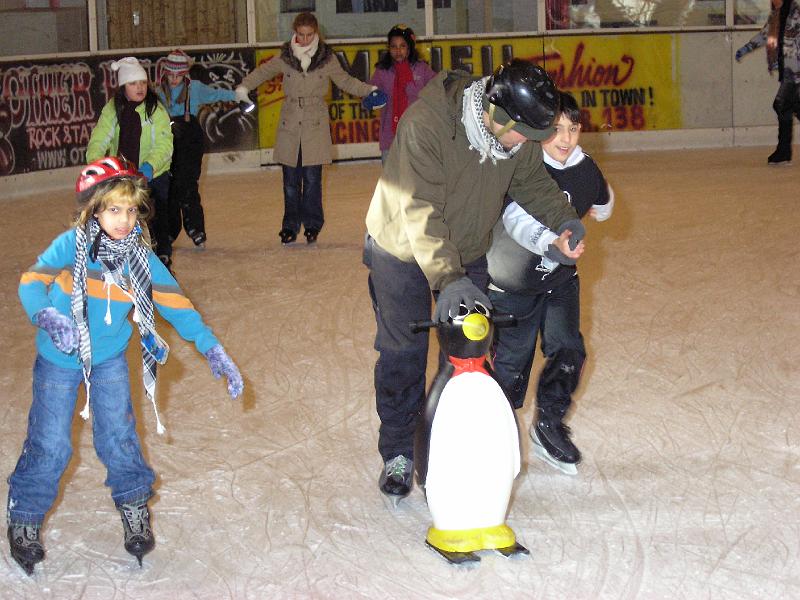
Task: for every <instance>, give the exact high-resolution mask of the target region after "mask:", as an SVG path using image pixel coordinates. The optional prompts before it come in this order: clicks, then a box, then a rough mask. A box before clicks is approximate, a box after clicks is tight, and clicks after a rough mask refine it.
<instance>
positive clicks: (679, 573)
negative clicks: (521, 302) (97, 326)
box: [0, 148, 800, 600]
mask: <svg viewBox="0 0 800 600" xmlns="http://www.w3.org/2000/svg"><path fill="white" fill-rule="evenodd" d="M770 151H771V150H770V149H765V148H750V149H722V150H721V149H717V150H708V151H683V152H678V151H674V152H646V153H643V152H638V153H617V154H606V155H602V154H598V155H595V158H597V160H598V162H599V163H600V165H601V167H602V168H603V170H604V172H605V174H606V176H607V178H608V180H609V181H610V182H611V183H612V185H613V186H614V189H615V191H616V195H617V205H616V210H615V213H614V215H613V217H612V218H611V220H609V221H607V222H605V223H594V222H592V223H591V224H589V227H588V237H587V245H588V249H587V252H586V254H585V255H584V257H583V258H582V259H581V263H580V274H581V279H582V292H583V296H582V309H583V322H582V330H583V332H584V336H585V338H586V343H587V348H588V352H589V358H588V361H587V365H586V368H585V370H584V376H583V383H582V385H581V388H580V390H579V393H578V394H577V397H576V403H575V404H576V408H575V410H574V411H573V413H572V415H571V419H570V425H571V427H572V429H573V432H574V436H573V439H574V440H575V441H576V443H577V445H578V446H579V448H581V450H582V451H583V455H584V462H583V463H582V464H581V465H580V467H579V472H578V475H577V476H576V477H569V476H567V475H563V474H561V473H560V472H558V471H555V470H554V469H552V467H549V466H547V465H545V464H544V463H542V462H540V461H539V460H537V459H536V458H534V457H533V455H532V452H531V449H530V442H529V439H528V437H527V435H523V437H522V451H523V462H524V465H523V472H522V473H521V474H520V476H519V478H518V479H517V482H516V485H515V489H514V496H513V500H512V504H511V507H510V510H509V516H508V523H509V524H510V525H511V526H512V527H513V528H514V530H515V531H516V533H517V536H518V538H519V540H520V541H521V542H522V543H523V544H525V545H526V546H528V547H529V548H530V550H531V556H530V557H529V558H522V559H514V560H509V559H505V558H503V557H501V556H499V555H493V554H488V555H484V556H483V561H482V562H481V564H480V566H478V567H477V568H472V569H464V568H455V567H453V566H450V565H449V564H447V563H446V562H444V561H443V560H442V559H441V558H439V557H438V556H437V555H435V554H434V553H433V552H431V551H430V550H429V549H427V548H426V547H425V545H424V538H425V532H426V529H427V527H428V525H429V516H428V512H427V508H426V505H425V500H424V497H423V495H422V493H421V492H420V491H419V489H416V488H415V490H414V492H413V493H412V495H411V496H410V497H409V498H408V499H406V500H405V501H404V502H402V503H401V505H400V507H399V508H398V509H397V510H396V511H391V510H389V509H388V508H387V505H386V504H385V502H384V500H383V499H382V497H381V495H380V493H379V492H378V489H377V484H376V482H377V477H378V473H379V470H380V467H381V463H380V459H379V456H378V453H377V428H378V418H377V415H376V413H375V408H374V392H373V385H372V367H373V363H374V360H375V358H376V353H375V352H374V351H373V349H372V339H373V334H374V330H375V322H374V318H373V314H372V309H371V306H370V301H369V297H368V294H367V283H366V281H367V271H366V269H365V267H363V266H362V264H361V249H362V242H363V234H364V225H363V222H364V215H365V213H366V209H367V205H368V203H369V199H370V197H371V194H372V190H373V188H374V183H375V181H376V179H377V177H378V174H379V169H380V165H379V163H378V162H364V163H353V164H339V165H335V166H332V167H326V169H325V170H324V179H323V185H324V199H325V210H326V218H327V222H326V226H325V229H324V230H323V231H322V234H321V235H320V241H319V244H318V245H317V246H315V247H307V246H306V245H305V243H302V244H297V245H296V246H295V247H291V248H283V247H281V245H280V243H279V240H278V236H277V232H278V230H279V229H280V218H281V214H282V192H281V175H280V171H279V170H275V169H272V170H264V171H261V172H258V173H250V174H239V175H224V176H222V175H220V176H213V177H210V176H205V177H204V178H203V180H202V186H201V190H202V193H203V204H204V207H205V211H206V220H207V230H208V237H209V241H208V248H207V249H206V250H205V251H196V250H195V249H194V248H193V247H192V246H191V242H190V241H189V240H188V239H187V238H186V237H185V235H183V236H182V237H181V238H180V239H179V241H178V242H177V249H176V252H175V256H174V268H175V272H176V275H177V278H178V280H179V282H180V283H181V286H182V287H183V289H184V291H185V292H186V293H187V295H188V296H189V297H190V298H192V300H193V301H194V303H195V305H196V306H197V307H198V309H199V310H200V311H201V312H202V314H203V315H204V317H205V319H206V321H207V322H208V323H209V324H210V325H211V326H212V327H213V328H214V331H215V332H216V333H217V335H218V337H219V338H220V339H221V340H222V342H223V344H224V345H225V347H226V349H227V350H228V352H229V353H230V354H231V356H232V357H233V358H234V359H235V360H236V361H237V362H238V364H239V366H240V368H241V370H242V373H243V374H244V377H245V382H246V389H245V398H244V401H243V402H232V401H231V400H229V399H228V397H227V395H226V393H225V387H224V385H223V383H222V382H220V381H216V380H214V379H213V378H212V376H211V374H210V372H209V369H208V367H207V364H206V361H205V359H204V358H203V357H202V356H201V355H200V354H199V353H198V352H197V351H196V350H195V348H194V346H192V345H190V344H188V343H186V342H184V341H183V340H182V339H180V337H179V336H178V335H177V334H176V333H175V332H174V330H172V329H171V328H170V327H169V326H167V325H166V323H164V322H163V321H160V323H159V332H160V333H161V335H163V336H164V337H165V338H166V339H167V341H168V342H169V344H170V346H171V348H172V352H171V355H170V360H169V362H168V363H167V365H166V366H165V367H163V368H161V369H160V371H159V375H160V376H159V381H158V386H159V397H160V408H161V415H162V419H163V420H164V424H165V426H166V427H167V434H166V435H165V436H159V435H157V434H156V432H155V419H154V416H153V412H152V409H151V407H150V406H149V403H145V401H144V398H143V393H142V391H141V385H140V382H141V378H140V376H141V373H140V370H141V363H140V360H139V354H138V349H137V348H136V346H138V344H137V345H132V346H131V348H132V349H131V351H130V352H129V362H130V364H131V369H132V375H131V380H132V382H133V384H134V399H135V403H136V406H137V418H138V426H139V430H140V432H141V435H142V439H143V443H144V445H145V448H146V450H145V452H146V457H147V459H148V461H149V462H150V464H151V465H152V466H153V468H154V469H155V470H156V472H157V473H158V476H159V478H158V481H157V484H156V485H157V487H156V491H157V495H156V497H155V498H154V500H153V502H152V503H151V510H152V512H153V515H154V520H153V526H154V530H155V534H156V538H157V545H156V548H155V550H154V551H153V552H152V553H151V554H149V555H147V556H146V557H145V560H144V566H143V568H139V567H138V566H137V564H136V561H135V559H134V558H133V557H131V556H130V555H128V554H127V553H126V552H125V550H124V548H123V545H122V526H121V523H120V519H119V516H118V514H117V512H116V511H115V510H114V507H113V504H112V502H111V499H110V497H109V495H108V491H107V489H106V488H105V487H104V486H103V481H104V478H105V472H104V469H103V467H102V465H101V464H100V463H99V461H98V460H97V458H96V456H95V454H94V450H93V447H92V440H91V428H90V426H89V425H88V424H87V423H84V422H83V421H82V420H81V419H80V417H79V416H78V415H77V414H76V415H75V421H74V447H75V452H74V455H73V458H72V462H71V463H70V467H69V469H68V471H67V474H66V476H65V477H64V481H63V485H62V494H61V495H60V496H59V499H58V501H57V504H56V506H55V507H54V510H53V511H51V513H50V515H49V517H48V519H47V521H46V522H45V528H44V535H43V539H44V543H45V546H46V550H47V558H46V560H45V561H44V562H43V563H42V564H41V565H39V566H37V568H36V573H35V575H34V577H32V578H30V577H27V576H26V575H25V574H24V573H23V571H22V570H21V569H20V568H19V567H18V566H17V565H16V563H14V562H13V560H12V559H11V557H10V555H9V552H8V546H7V543H6V541H5V539H3V540H1V541H0V597H1V598H3V599H4V600H5V599H14V600H16V599H21V598H30V599H38V598H52V599H58V600H63V599H73V598H74V599H77V598H86V599H90V598H91V599H95V598H97V599H104V600H112V599H114V600H117V599H119V600H121V599H127V598H130V599H145V598H146V599H148V600H150V599H152V600H155V599H161V598H163V599H184V598H186V599H208V600H220V599H227V598H231V599H239V598H241V599H254V600H256V599H275V598H300V599H302V598H330V599H346V598H370V599H377V598H380V599H387V600H388V599H445V598H457V599H505V598H509V599H511V598H526V599H537V598H542V599H551V598H552V599H584V598H587V599H588V598H619V599H633V598H642V599H661V598H669V599H683V598H685V599H706V598H707V599H713V600H719V599H735V598H764V599H775V598H800V350H798V340H800V308H799V307H800V266H798V263H800V252H798V245H797V229H798V222H800V217H798V200H800V165H798V164H797V163H796V164H795V165H794V166H791V167H786V168H768V167H767V166H766V156H767V154H768V153H769V152H770ZM33 191H35V190H32V192H33ZM0 204H1V205H2V208H3V213H4V214H3V225H2V231H3V235H2V236H0V250H1V251H0V299H1V300H2V302H0V319H1V320H2V323H3V327H2V333H1V334H0V335H2V346H3V348H4V349H5V351H4V352H3V362H4V365H3V368H2V371H0V473H2V481H3V483H2V485H0V496H2V499H3V500H2V501H3V502H5V498H6V494H7V484H6V483H5V477H6V476H7V475H8V474H9V473H10V472H11V471H12V470H13V468H14V465H15V463H16V460H17V457H18V454H19V451H20V449H21V446H22V442H23V439H24V437H25V426H26V418H27V412H28V408H29V406H30V394H31V366H32V363H33V358H34V355H35V350H34V345H33V337H34V328H33V327H32V326H31V325H30V324H29V323H28V321H27V319H26V317H25V315H24V313H23V310H22V308H21V306H20V304H19V300H18V299H17V295H16V290H17V284H18V281H19V276H20V274H21V272H22V271H23V270H24V269H25V268H26V267H28V266H29V265H30V264H32V263H33V262H34V260H35V258H36V256H37V254H38V253H40V252H41V251H42V250H44V248H45V247H46V246H47V245H48V244H49V242H50V241H51V239H52V238H53V237H55V236H56V235H57V234H58V233H59V232H61V231H62V230H63V229H64V228H66V225H67V223H68V220H69V215H70V213H71V210H72V207H73V194H71V193H70V192H67V191H65V192H59V193H52V194H46V195H45V194H39V195H36V194H34V195H32V196H30V197H27V198H24V199H20V200H7V201H3V202H2V203H0ZM301 239H302V238H301ZM135 337H136V334H134V338H135ZM540 366H541V360H540V359H537V361H536V364H535V367H534V368H535V369H537V370H538V368H540ZM429 373H430V375H432V374H433V371H430V372H429ZM531 400H532V396H531V392H530V391H529V395H528V401H527V402H526V406H525V408H524V409H522V410H521V411H520V412H519V414H518V419H519V421H520V425H521V427H522V428H523V430H524V432H527V428H528V425H529V423H530V420H531V415H532V402H531ZM79 402H82V399H81V400H79ZM81 405H82V404H79V406H81ZM76 412H77V411H76Z"/></svg>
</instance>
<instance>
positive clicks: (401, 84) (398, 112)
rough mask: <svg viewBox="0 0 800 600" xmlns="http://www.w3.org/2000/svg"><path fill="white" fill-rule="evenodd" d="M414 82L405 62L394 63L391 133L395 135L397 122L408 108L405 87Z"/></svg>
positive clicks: (408, 66) (409, 66)
mask: <svg viewBox="0 0 800 600" xmlns="http://www.w3.org/2000/svg"><path fill="white" fill-rule="evenodd" d="M412 81H414V75H413V74H412V73H411V65H410V64H409V62H408V61H407V60H404V61H403V62H399V63H394V88H393V89H392V133H397V122H398V121H399V120H400V117H402V116H403V113H404V112H406V109H407V108H408V96H407V95H406V86H407V85H408V84H409V83H411V82H412Z"/></svg>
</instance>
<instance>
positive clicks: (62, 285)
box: [19, 229, 219, 369]
mask: <svg viewBox="0 0 800 600" xmlns="http://www.w3.org/2000/svg"><path fill="white" fill-rule="evenodd" d="M74 261H75V230H74V229H70V230H69V231H65V232H64V233H62V234H61V235H59V236H58V237H57V238H56V239H55V240H53V242H52V243H51V244H50V246H49V247H48V248H47V250H45V251H44V253H42V255H41V256H39V259H38V260H37V261H36V264H34V265H33V266H32V267H30V268H29V269H28V270H27V271H25V272H24V273H23V274H22V277H21V278H20V284H19V298H20V300H21V301H22V306H23V308H24V309H25V312H26V313H27V314H28V318H29V319H31V322H33V316H34V315H35V314H36V313H37V312H39V311H40V310H42V309H43V308H47V307H48V306H52V307H54V308H55V309H56V310H58V311H59V312H60V313H62V314H64V315H67V316H70V315H71V311H70V295H71V294H72V267H73V264H74ZM148 263H149V264H150V273H151V275H152V284H153V305H154V306H155V308H156V310H157V311H158V313H159V314H160V315H161V316H162V317H164V319H166V320H167V321H168V322H169V323H170V324H171V325H172V326H173V327H174V328H175V330H176V331H177V332H178V334H180V336H181V337H182V338H184V339H186V340H188V341H190V342H194V344H195V346H196V347H197V349H198V350H199V351H200V352H201V353H205V352H206V351H208V350H209V349H211V347H213V346H215V345H216V344H218V343H219V342H218V341H217V338H216V337H214V334H213V333H212V332H211V329H210V328H209V327H208V326H207V325H206V324H205V323H203V318H202V317H201V316H200V313H198V312H197V311H196V310H195V308H194V306H193V305H192V303H191V301H190V300H189V299H188V298H187V297H186V296H184V294H183V292H182V291H181V288H180V287H179V286H178V283H177V282H176V281H175V279H174V278H173V277H172V275H171V274H170V272H169V271H168V270H167V268H166V267H165V266H164V265H163V263H162V262H161V261H160V260H159V259H158V258H157V257H156V255H155V254H153V252H149V255H148ZM86 269H87V274H86V288H87V296H88V297H87V303H88V314H89V335H90V337H91V342H92V364H95V365H97V364H100V363H102V362H103V361H105V360H108V359H109V358H113V357H114V356H116V355H117V354H119V353H120V352H123V351H124V350H125V349H126V348H127V347H128V342H129V341H130V337H131V333H132V331H133V326H132V325H131V323H130V321H129V320H128V313H130V311H131V309H132V308H133V303H132V302H131V301H130V299H129V298H128V297H127V296H125V295H124V294H123V293H122V291H121V290H120V289H119V288H118V287H117V286H116V285H112V286H111V288H110V293H111V296H110V310H111V324H110V325H107V324H106V323H105V320H104V318H105V315H106V306H107V305H108V304H109V300H108V290H107V288H104V286H103V278H102V270H101V269H102V267H101V265H100V263H99V262H96V261H92V260H89V262H88V264H87V265H86ZM124 274H125V275H126V276H127V269H126V271H125V273H124ZM36 348H37V350H38V352H39V354H41V355H42V356H43V357H44V358H46V359H47V360H49V361H50V362H52V363H54V364H56V365H58V366H60V367H65V368H72V369H80V368H81V364H80V360H79V359H78V353H77V352H73V353H72V354H64V353H63V352H60V351H59V350H58V349H57V348H56V347H55V345H54V344H53V342H52V340H51V339H50V336H49V335H48V334H47V332H46V331H44V330H43V329H39V330H38V333H37V335H36Z"/></svg>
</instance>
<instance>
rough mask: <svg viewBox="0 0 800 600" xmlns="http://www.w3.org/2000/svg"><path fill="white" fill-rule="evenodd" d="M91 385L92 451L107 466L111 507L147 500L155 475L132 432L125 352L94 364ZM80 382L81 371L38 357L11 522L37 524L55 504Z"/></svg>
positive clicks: (13, 479) (11, 489)
mask: <svg viewBox="0 0 800 600" xmlns="http://www.w3.org/2000/svg"><path fill="white" fill-rule="evenodd" d="M89 381H90V383H91V394H90V396H89V398H90V403H91V408H92V437H93V440H94V449H95V452H97V456H98V458H100V460H101V461H102V462H103V464H104V465H105V466H106V469H107V474H108V476H107V477H106V481H105V484H106V485H107V486H108V487H109V488H111V497H112V499H113V500H114V504H115V505H117V506H119V505H120V504H124V503H128V502H131V501H134V500H141V499H146V498H149V497H150V496H151V495H152V485H153V482H154V481H155V474H154V473H153V471H152V469H151V468H150V467H149V466H148V465H147V463H146V462H145V460H144V457H143V456H142V449H141V446H140V444H139V437H138V436H137V434H136V419H135V418H134V415H133V409H132V407H131V394H130V383H129V380H128V363H127V361H126V360H125V353H124V352H123V353H120V354H118V355H117V356H115V357H114V358H111V359H109V360H107V361H105V362H103V363H101V364H99V365H94V366H93V367H92V373H91V375H90V376H89ZM82 382H83V371H81V370H80V369H64V368H62V367H58V366H56V365H54V364H53V363H51V362H49V361H48V360H46V359H44V358H42V357H41V356H37V357H36V362H35V364H34V366H33V403H32V404H31V410H30V413H29V414H28V436H27V438H26V439H25V442H24V443H23V445H22V454H21V456H20V457H19V461H18V462H17V468H16V469H14V472H13V473H12V474H11V476H10V477H9V478H8V518H9V521H11V522H13V523H20V524H28V525H40V524H41V523H42V521H44V517H45V515H46V514H47V512H48V511H49V510H50V508H51V507H52V506H53V502H55V499H56V496H57V495H58V485H59V481H60V480H61V476H62V475H63V474H64V470H65V469H66V468H67V463H69V459H70V457H71V456H72V440H71V431H72V417H73V413H74V412H75V402H76V400H77V397H78V387H79V386H80V384H81V383H82Z"/></svg>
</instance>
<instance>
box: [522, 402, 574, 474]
mask: <svg viewBox="0 0 800 600" xmlns="http://www.w3.org/2000/svg"><path fill="white" fill-rule="evenodd" d="M569 434H570V429H569V427H567V426H566V425H564V424H563V423H562V422H561V419H559V418H557V417H549V416H547V415H546V414H543V413H542V412H541V411H539V413H538V418H537V419H536V420H535V421H534V422H533V423H532V424H531V432H530V435H531V440H532V441H533V453H534V455H535V456H536V457H537V458H540V459H542V460H543V461H544V462H546V463H548V464H549V465H551V466H553V467H555V468H556V469H558V470H559V471H562V472H563V473H566V474H567V475H576V474H577V473H578V469H577V467H576V465H577V464H578V463H579V462H580V461H581V453H580V450H578V449H577V448H576V447H575V444H573V443H572V441H571V440H570V439H569Z"/></svg>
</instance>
